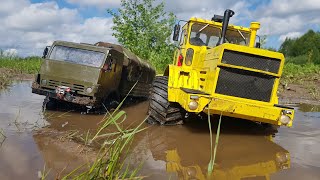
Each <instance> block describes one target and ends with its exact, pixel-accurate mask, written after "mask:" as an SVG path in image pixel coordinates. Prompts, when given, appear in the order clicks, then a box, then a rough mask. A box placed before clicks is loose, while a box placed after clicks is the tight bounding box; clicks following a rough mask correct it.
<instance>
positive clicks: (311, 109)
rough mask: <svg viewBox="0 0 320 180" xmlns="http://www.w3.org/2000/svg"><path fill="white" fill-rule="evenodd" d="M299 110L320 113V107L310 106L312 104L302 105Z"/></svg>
mask: <svg viewBox="0 0 320 180" xmlns="http://www.w3.org/2000/svg"><path fill="white" fill-rule="evenodd" d="M299 110H300V111H302V112H320V106H319V105H318V106H315V105H310V104H300V105H299Z"/></svg>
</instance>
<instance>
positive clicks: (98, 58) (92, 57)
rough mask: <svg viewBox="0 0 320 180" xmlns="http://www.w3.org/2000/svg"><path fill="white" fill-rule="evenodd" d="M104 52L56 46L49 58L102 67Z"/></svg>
mask: <svg viewBox="0 0 320 180" xmlns="http://www.w3.org/2000/svg"><path fill="white" fill-rule="evenodd" d="M104 58H105V54H104V53H103V52H97V51H90V50H86V49H78V48H73V47H66V46H59V45H56V46H54V48H53V50H52V52H51V54H50V57H49V59H52V60H58V61H66V62H71V63H76V64H82V65H87V66H93V67H100V66H101V65H102V63H103V61H104Z"/></svg>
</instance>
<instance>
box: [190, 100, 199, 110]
mask: <svg viewBox="0 0 320 180" xmlns="http://www.w3.org/2000/svg"><path fill="white" fill-rule="evenodd" d="M189 109H190V110H193V111H194V110H196V109H198V103H197V102H196V101H191V102H190V103H189Z"/></svg>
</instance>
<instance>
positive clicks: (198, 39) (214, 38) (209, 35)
mask: <svg viewBox="0 0 320 180" xmlns="http://www.w3.org/2000/svg"><path fill="white" fill-rule="evenodd" d="M219 37H220V29H219V28H216V27H213V26H210V25H206V24H198V23H195V24H193V25H192V27H191V34H190V44H192V45H195V46H209V47H215V46H216V45H217V42H218V41H219Z"/></svg>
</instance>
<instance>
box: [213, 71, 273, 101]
mask: <svg viewBox="0 0 320 180" xmlns="http://www.w3.org/2000/svg"><path fill="white" fill-rule="evenodd" d="M274 81H275V77H273V76H269V75H265V74H261V73H256V72H252V71H246V70H241V69H233V68H226V67H220V73H219V77H218V82H217V86H216V93H218V94H223V95H228V96H235V97H240V98H246V99H252V100H258V101H265V102H269V101H270V98H271V94H272V89H273V84H274Z"/></svg>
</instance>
